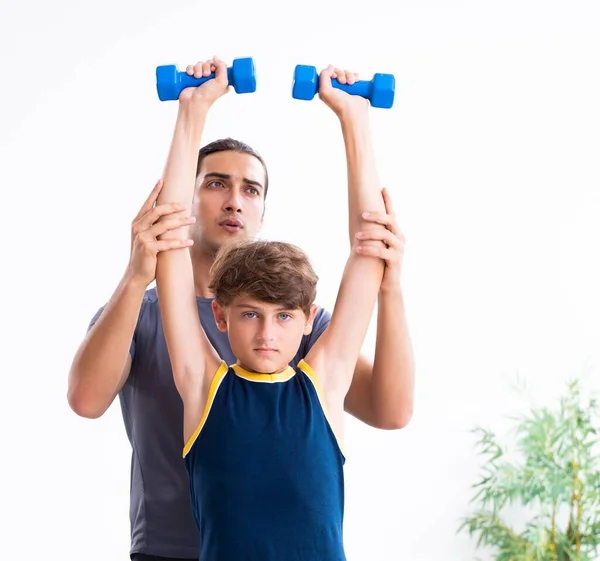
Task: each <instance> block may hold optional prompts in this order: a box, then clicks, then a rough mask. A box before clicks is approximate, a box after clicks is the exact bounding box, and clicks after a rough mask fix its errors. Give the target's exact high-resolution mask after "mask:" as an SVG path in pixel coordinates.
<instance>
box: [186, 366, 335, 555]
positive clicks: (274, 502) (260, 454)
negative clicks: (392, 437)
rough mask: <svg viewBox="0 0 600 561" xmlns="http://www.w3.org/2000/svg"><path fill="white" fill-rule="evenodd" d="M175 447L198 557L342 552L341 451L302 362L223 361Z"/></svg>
mask: <svg viewBox="0 0 600 561" xmlns="http://www.w3.org/2000/svg"><path fill="white" fill-rule="evenodd" d="M183 455H184V458H185V460H184V461H185V466H186V469H187V471H188V474H189V479H190V491H191V503H192V512H193V514H194V518H195V520H196V525H197V526H198V529H199V531H200V537H201V540H200V543H201V550H200V560H201V561H325V560H326V561H345V559H346V557H345V553H344V547H343V540H342V525H343V511H344V475H343V466H344V462H345V457H344V453H343V449H342V447H341V446H340V444H339V441H338V439H337V437H336V435H335V433H334V431H333V428H332V425H331V424H330V422H329V420H328V417H327V410H326V406H325V403H324V400H323V395H322V392H321V389H320V386H319V382H318V379H317V377H316V376H315V373H314V372H313V371H312V369H311V368H310V366H309V365H308V364H306V362H304V361H300V362H299V363H298V367H297V368H293V367H292V366H288V368H287V369H286V370H285V371H283V372H281V373H279V374H273V375H271V374H255V373H250V372H248V371H246V370H244V369H243V368H241V367H240V366H239V365H237V364H233V365H231V366H229V367H228V366H227V364H226V363H225V362H223V363H222V364H221V366H220V368H219V369H218V371H217V372H216V374H215V376H214V378H213V381H212V384H211V387H210V391H209V396H208V400H207V404H206V408H205V410H204V414H203V416H202V419H201V421H200V423H199V425H198V427H197V429H196V431H195V432H194V434H193V435H192V436H191V437H190V439H189V441H188V442H187V443H186V445H185V447H184V450H183Z"/></svg>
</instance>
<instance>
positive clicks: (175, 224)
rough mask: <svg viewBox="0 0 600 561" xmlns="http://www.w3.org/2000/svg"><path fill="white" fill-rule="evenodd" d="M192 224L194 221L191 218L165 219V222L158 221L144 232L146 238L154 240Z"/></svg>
mask: <svg viewBox="0 0 600 561" xmlns="http://www.w3.org/2000/svg"><path fill="white" fill-rule="evenodd" d="M194 222H196V219H195V218H194V217H193V216H178V217H175V218H166V219H165V220H160V221H158V222H157V223H156V224H153V225H152V226H151V227H150V228H148V230H146V232H147V235H148V236H150V237H152V238H154V239H156V238H158V237H159V236H162V235H163V234H164V233H165V232H169V231H170V230H177V229H178V228H183V227H184V226H189V225H190V224H193V223H194Z"/></svg>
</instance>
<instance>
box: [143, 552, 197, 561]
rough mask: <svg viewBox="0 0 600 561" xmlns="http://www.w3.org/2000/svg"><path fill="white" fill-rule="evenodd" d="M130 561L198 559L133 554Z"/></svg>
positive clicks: (189, 560) (191, 560)
mask: <svg viewBox="0 0 600 561" xmlns="http://www.w3.org/2000/svg"><path fill="white" fill-rule="evenodd" d="M131 561H198V558H197V557H196V558H194V559H181V558H180V557H177V558H175V557H158V556H156V555H146V554H145V553H134V554H133V555H132V556H131Z"/></svg>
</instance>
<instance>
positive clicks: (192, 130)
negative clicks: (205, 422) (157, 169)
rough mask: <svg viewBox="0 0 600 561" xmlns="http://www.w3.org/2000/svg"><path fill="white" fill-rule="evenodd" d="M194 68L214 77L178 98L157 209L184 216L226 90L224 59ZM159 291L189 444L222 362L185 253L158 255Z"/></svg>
mask: <svg viewBox="0 0 600 561" xmlns="http://www.w3.org/2000/svg"><path fill="white" fill-rule="evenodd" d="M196 68H197V69H199V72H202V70H203V69H204V70H207V69H208V72H206V74H208V73H210V72H215V78H214V79H212V80H209V81H207V82H205V83H204V84H202V85H201V86H199V87H195V88H186V89H184V90H183V91H182V92H181V95H180V96H179V109H178V114H177V120H176V123H175V130H174V132H173V139H172V142H171V147H170V150H169V155H168V158H167V163H166V165H165V169H164V175H163V181H164V186H163V188H162V190H161V192H160V195H159V197H158V203H159V204H161V203H169V202H173V203H183V204H185V205H186V211H185V212H186V213H189V209H190V207H191V204H192V199H193V195H194V187H195V180H196V164H197V159H198V151H199V149H200V144H201V141H202V132H203V129H204V124H205V121H206V115H207V113H208V111H209V109H210V107H211V106H212V104H213V103H214V102H215V101H216V100H217V99H218V98H219V97H221V95H223V94H224V93H225V92H226V91H227V88H228V81H227V67H226V66H225V64H224V63H223V62H221V61H220V60H218V59H216V58H215V59H213V61H209V62H208V63H204V64H201V63H198V65H196ZM206 74H205V75H206ZM201 75H202V74H196V76H197V77H198V76H201ZM181 236H183V237H187V236H188V232H187V228H186V229H184V230H181V229H179V230H172V231H169V232H167V233H165V234H164V235H163V237H162V238H161V239H170V238H173V237H181ZM156 288H157V293H158V300H159V304H160V310H161V316H162V321H163V329H164V333H165V341H166V344H167V348H168V351H169V357H170V360H171V366H172V369H173V376H174V380H175V385H176V387H177V390H178V392H179V394H180V396H181V398H182V400H183V404H184V439H185V440H186V441H187V440H188V438H189V437H190V435H191V434H192V433H193V431H194V430H195V429H196V427H197V425H198V423H199V421H200V417H201V415H202V407H203V403H202V401H203V399H204V400H205V398H206V396H205V393H206V392H205V391H203V390H204V389H205V386H206V384H207V380H206V378H207V376H212V375H213V374H214V373H215V372H216V369H217V367H218V364H219V363H220V359H219V357H218V355H217V354H216V352H215V350H214V349H213V347H212V345H211V344H210V342H209V341H208V338H207V337H206V334H205V333H204V330H203V329H202V325H201V323H200V318H199V315H198V307H197V304H196V293H195V289H194V274H193V268H192V262H191V257H190V254H189V250H188V249H187V248H185V249H181V250H174V251H171V252H164V253H160V254H159V255H158V259H157V265H156Z"/></svg>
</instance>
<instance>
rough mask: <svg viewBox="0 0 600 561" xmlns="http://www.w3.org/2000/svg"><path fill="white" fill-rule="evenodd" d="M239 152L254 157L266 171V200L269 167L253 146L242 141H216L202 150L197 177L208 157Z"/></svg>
mask: <svg viewBox="0 0 600 561" xmlns="http://www.w3.org/2000/svg"><path fill="white" fill-rule="evenodd" d="M228 150H230V151H232V152H239V153H240V154H250V155H251V156H254V157H255V158H256V159H257V160H258V161H259V162H260V163H261V164H262V167H263V169H264V170H265V194H264V198H265V199H266V198H267V190H268V189H269V172H268V171H267V165H266V164H265V161H264V160H263V159H262V157H261V155H260V154H259V153H258V152H257V151H256V150H254V148H252V147H251V146H249V145H248V144H246V143H245V142H242V141H241V140H235V138H221V139H219V140H214V141H213V142H210V143H209V144H207V145H206V146H203V147H202V148H200V152H198V164H197V165H196V177H198V175H199V174H200V168H201V167H202V162H203V161H204V158H206V156H210V155H211V154H214V153H216V152H226V151H228Z"/></svg>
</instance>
